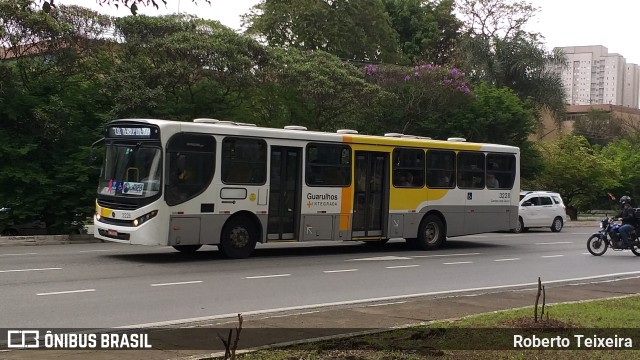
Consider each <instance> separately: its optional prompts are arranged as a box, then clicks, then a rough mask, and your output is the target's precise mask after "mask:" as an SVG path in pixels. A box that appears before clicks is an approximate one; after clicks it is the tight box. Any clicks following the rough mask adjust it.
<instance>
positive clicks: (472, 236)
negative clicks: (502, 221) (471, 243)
mask: <svg viewBox="0 0 640 360" xmlns="http://www.w3.org/2000/svg"><path fill="white" fill-rule="evenodd" d="M461 237H465V238H486V237H487V235H465V236H461Z"/></svg>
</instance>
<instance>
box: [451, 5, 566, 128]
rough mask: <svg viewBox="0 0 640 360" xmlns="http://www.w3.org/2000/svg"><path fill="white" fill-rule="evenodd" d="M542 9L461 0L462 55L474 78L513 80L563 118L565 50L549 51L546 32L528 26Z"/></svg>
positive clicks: (498, 83) (519, 89) (526, 95)
mask: <svg viewBox="0 0 640 360" xmlns="http://www.w3.org/2000/svg"><path fill="white" fill-rule="evenodd" d="M538 10H539V9H538V8H536V7H534V6H532V5H530V4H529V3H528V2H526V1H517V2H511V1H507V0H480V1H475V0H461V2H460V13H461V15H462V17H463V19H464V23H465V26H464V35H463V37H462V38H461V40H460V47H459V53H458V60H457V61H459V62H461V63H462V65H461V66H462V67H463V68H464V69H465V71H466V72H467V73H468V74H469V76H470V78H471V79H472V80H474V81H486V82H488V83H489V84H492V85H495V86H497V87H504V86H507V87H509V88H511V89H513V90H514V91H515V92H516V93H517V94H518V96H520V98H521V99H523V100H524V99H527V98H529V97H530V98H532V99H533V101H534V102H535V103H536V104H537V106H538V108H539V109H546V110H549V111H550V112H551V114H553V115H554V117H555V119H556V121H557V122H558V123H559V122H560V121H562V120H563V119H564V113H565V102H564V99H565V97H564V87H563V84H562V79H561V78H560V73H559V72H558V71H557V68H558V67H561V66H564V64H565V56H564V54H562V52H560V51H554V52H547V51H546V50H545V48H544V44H543V42H542V37H541V35H540V34H537V33H529V32H526V31H525V30H524V25H526V23H527V22H528V21H529V20H530V19H531V18H532V17H533V16H534V15H535V14H536V13H537V12H538ZM538 117H539V115H538Z"/></svg>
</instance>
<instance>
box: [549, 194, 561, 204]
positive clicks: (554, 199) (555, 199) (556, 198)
mask: <svg viewBox="0 0 640 360" xmlns="http://www.w3.org/2000/svg"><path fill="white" fill-rule="evenodd" d="M551 198H552V199H553V202H554V203H555V204H561V203H562V201H560V198H559V197H557V196H552V197H551Z"/></svg>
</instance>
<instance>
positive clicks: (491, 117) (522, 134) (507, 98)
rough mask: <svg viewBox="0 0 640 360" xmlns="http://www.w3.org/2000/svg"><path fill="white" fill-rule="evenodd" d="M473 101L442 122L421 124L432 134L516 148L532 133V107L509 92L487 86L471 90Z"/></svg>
mask: <svg viewBox="0 0 640 360" xmlns="http://www.w3.org/2000/svg"><path fill="white" fill-rule="evenodd" d="M473 93H474V94H475V99H474V101H471V102H469V103H467V104H465V106H462V107H460V108H457V109H454V110H453V111H452V112H451V114H450V115H449V116H448V118H447V121H446V122H444V123H443V122H433V123H430V124H425V125H426V126H429V130H430V131H432V132H437V131H445V132H447V133H449V134H452V135H455V136H462V137H465V138H467V139H469V140H472V141H477V142H494V143H497V144H505V145H515V146H520V145H521V144H523V143H524V142H525V141H526V140H527V137H528V136H529V135H530V134H532V133H533V132H534V131H535V125H536V121H535V107H534V104H533V103H532V102H531V100H530V99H527V100H525V101H522V100H520V98H518V96H517V95H516V94H515V93H514V92H513V91H512V90H511V89H509V88H506V87H502V88H498V87H493V86H489V85H488V84H487V83H484V82H483V83H480V85H478V86H475V87H474V88H473Z"/></svg>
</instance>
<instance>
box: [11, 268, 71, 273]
mask: <svg viewBox="0 0 640 360" xmlns="http://www.w3.org/2000/svg"><path fill="white" fill-rule="evenodd" d="M49 270H62V268H42V269H18V270H0V273H10V272H24V271H49Z"/></svg>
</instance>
